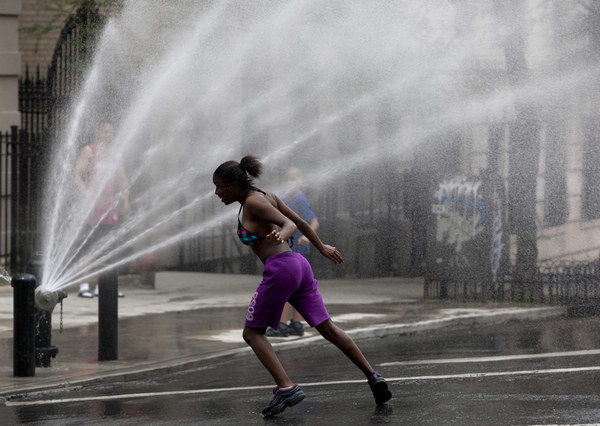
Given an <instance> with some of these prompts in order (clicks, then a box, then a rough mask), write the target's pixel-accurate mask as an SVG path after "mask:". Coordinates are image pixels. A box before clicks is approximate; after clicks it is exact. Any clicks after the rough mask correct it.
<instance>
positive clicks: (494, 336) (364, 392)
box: [0, 318, 600, 425]
mask: <svg viewBox="0 0 600 426" xmlns="http://www.w3.org/2000/svg"><path fill="white" fill-rule="evenodd" d="M359 346H361V348H362V349H363V352H364V353H365V354H366V355H367V358H368V359H369V360H370V361H371V363H372V364H373V365H375V366H376V368H377V370H378V371H379V372H380V373H381V374H383V375H384V376H385V377H387V378H388V379H389V382H390V385H391V386H390V387H391V389H392V392H393V393H394V398H393V399H392V401H390V403H389V404H388V405H386V406H384V407H375V404H374V402H373V398H372V396H371V393H370V391H369V388H368V386H367V385H366V381H365V380H364V379H363V378H362V375H361V373H360V372H359V371H358V370H357V369H356V368H355V367H354V366H353V365H352V364H351V363H350V362H349V361H347V360H346V359H345V358H344V357H343V355H342V354H341V353H339V352H338V351H337V349H335V348H333V347H331V346H330V345H328V344H325V343H323V344H315V345H312V346H308V347H302V348H296V349H285V350H281V351H280V357H281V359H282V361H283V363H284V365H285V366H286V368H287V369H288V373H289V374H290V376H291V377H292V378H293V379H294V380H296V381H297V382H298V383H299V384H300V385H301V386H302V387H303V389H304V391H305V393H306V395H307V397H306V399H305V400H304V401H303V402H302V403H300V404H298V405H297V406H295V407H291V408H289V409H287V410H286V411H284V412H283V413H282V414H280V415H278V416H277V417H276V418H273V419H266V420H265V419H263V418H262V417H261V415H260V412H261V410H262V408H263V407H264V406H265V405H266V403H268V401H269V400H270V398H271V389H272V387H273V385H272V383H271V380H270V377H269V376H268V374H267V373H266V371H265V370H264V369H263V368H262V367H261V365H260V364H259V363H258V361H257V360H256V359H255V358H254V356H253V355H251V354H241V355H240V354H238V355H231V356H227V357H223V358H218V359H214V360H212V361H210V362H207V363H206V365H203V366H201V367H199V368H197V369H194V370H188V371H184V372H180V373H176V374H171V375H165V376H160V377H154V378H151V379H147V380H145V381H138V382H124V383H107V384H105V385H97V386H93V387H87V388H69V389H61V390H58V391H53V392H51V393H43V394H39V395H32V396H29V397H28V398H27V399H20V400H10V401H7V402H6V405H5V406H0V422H2V423H3V424H18V423H29V422H32V423H43V424H44V425H59V424H60V425H71V424H73V425H75V424H82V423H84V422H85V423H90V424H111V425H120V424H123V425H130V424H136V425H137V424H153V425H154V424H159V425H160V424H177V425H181V424H194V425H196V424H197V425H219V424H228V425H231V424H236V425H237V424H240V425H252V424H272V425H368V424H398V425H401V424H407V425H440V424H444V425H454V424H455V425H481V424H486V425H509V424H510V425H518V424H529V425H532V424H592V423H599V422H600V394H599V393H598V384H599V383H600V319H598V318H588V319H561V320H554V321H545V322H540V323H523V322H509V323H506V324H504V325H502V326H494V327H490V326H488V327H483V326H478V327H468V328H467V327H461V328H456V329H451V330H448V329H445V330H437V331H432V332H426V333H425V332H424V333H418V334H412V335H405V336H396V337H393V338H392V337H388V338H382V339H374V340H363V341H360V342H359ZM5 422H6V423H5Z"/></svg>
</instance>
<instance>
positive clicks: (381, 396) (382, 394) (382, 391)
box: [369, 373, 392, 405]
mask: <svg viewBox="0 0 600 426" xmlns="http://www.w3.org/2000/svg"><path fill="white" fill-rule="evenodd" d="M369 386H370V387H371V392H373V396H374V397H375V404H377V405H383V404H385V403H386V402H388V401H389V400H390V399H392V392H390V390H389V389H388V384H387V382H386V381H385V379H384V378H383V377H381V376H380V375H378V374H377V373H373V376H372V377H370V378H369Z"/></svg>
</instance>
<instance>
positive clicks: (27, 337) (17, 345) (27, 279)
mask: <svg viewBox="0 0 600 426" xmlns="http://www.w3.org/2000/svg"><path fill="white" fill-rule="evenodd" d="M35 284H36V279H35V276H33V275H31V274H21V275H16V276H14V277H13V279H12V281H11V285H12V287H13V288H14V294H13V302H14V310H13V333H14V336H13V375H14V376H16V377H33V376H35V306H34V304H35V296H34V294H35Z"/></svg>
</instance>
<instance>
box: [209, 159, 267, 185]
mask: <svg viewBox="0 0 600 426" xmlns="http://www.w3.org/2000/svg"><path fill="white" fill-rule="evenodd" d="M261 173H262V163H261V162H260V160H259V159H258V158H256V157H255V156H253V155H246V156H245V157H244V158H242V159H241V160H240V162H239V163H238V162H237V161H233V160H231V161H226V162H224V163H223V164H221V165H220V166H219V167H217V170H215V172H214V173H213V176H218V177H219V178H221V179H223V180H224V181H225V182H236V183H237V184H238V185H239V186H240V188H242V189H247V188H249V187H250V186H251V185H252V183H253V182H254V178H257V177H259V176H260V174H261Z"/></svg>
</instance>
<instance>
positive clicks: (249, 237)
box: [237, 186, 294, 247]
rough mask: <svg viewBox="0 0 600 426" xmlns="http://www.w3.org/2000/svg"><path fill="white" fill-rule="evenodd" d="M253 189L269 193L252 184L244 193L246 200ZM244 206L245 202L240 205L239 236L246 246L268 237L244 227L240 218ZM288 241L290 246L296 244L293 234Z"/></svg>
mask: <svg viewBox="0 0 600 426" xmlns="http://www.w3.org/2000/svg"><path fill="white" fill-rule="evenodd" d="M251 190H252V191H257V192H260V193H261V194H264V195H267V193H266V192H265V191H263V190H262V189H259V188H257V187H255V186H250V187H249V188H248V189H247V190H246V192H245V193H244V200H245V199H246V196H247V195H248V192H250V191H251ZM242 207H244V204H243V203H242V205H240V210H239V211H238V227H237V235H238V238H239V239H240V241H241V242H242V244H244V245H246V246H253V245H254V244H256V242H257V241H260V240H264V239H265V238H266V237H263V236H261V235H258V234H255V233H253V232H250V231H248V230H247V229H246V228H244V225H242V221H241V220H240V213H241V212H242ZM288 241H289V242H288V244H289V245H290V247H292V246H293V245H294V237H293V236H292V237H290V239H289V240H288Z"/></svg>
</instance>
